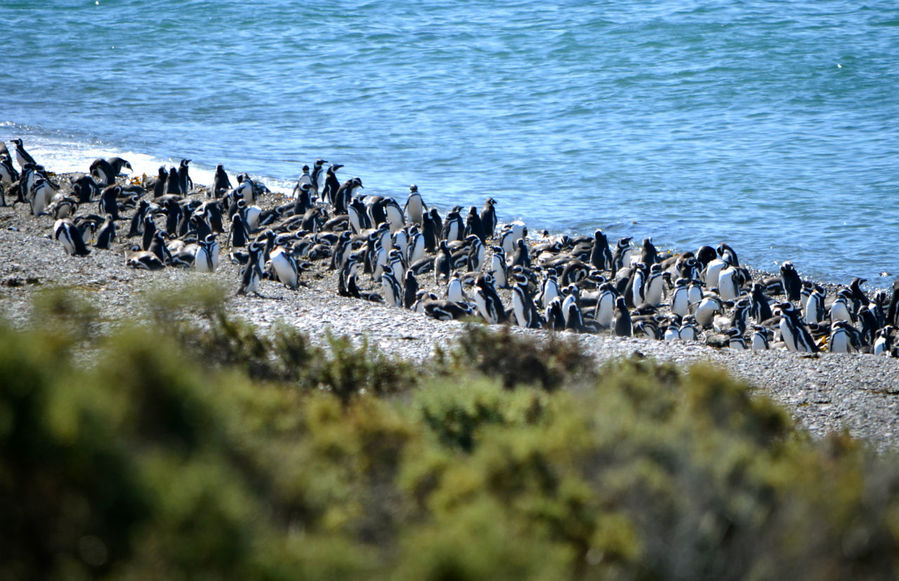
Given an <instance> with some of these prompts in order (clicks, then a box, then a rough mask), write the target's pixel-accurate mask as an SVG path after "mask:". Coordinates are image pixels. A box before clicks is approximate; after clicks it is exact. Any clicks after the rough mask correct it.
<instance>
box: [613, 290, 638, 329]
mask: <svg viewBox="0 0 899 581" xmlns="http://www.w3.org/2000/svg"><path fill="white" fill-rule="evenodd" d="M633 334H634V330H633V326H632V325H631V314H630V311H628V310H627V303H626V302H625V300H624V297H618V298H617V299H615V335H616V336H617V337H631V336H633Z"/></svg>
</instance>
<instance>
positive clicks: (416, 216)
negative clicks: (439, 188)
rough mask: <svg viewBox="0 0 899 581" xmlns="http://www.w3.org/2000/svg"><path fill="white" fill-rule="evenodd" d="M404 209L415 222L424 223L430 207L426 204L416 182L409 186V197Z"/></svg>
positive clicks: (407, 215)
mask: <svg viewBox="0 0 899 581" xmlns="http://www.w3.org/2000/svg"><path fill="white" fill-rule="evenodd" d="M403 211H404V212H405V213H406V217H407V218H409V220H410V221H411V222H412V223H413V224H418V225H419V226H421V225H422V222H423V221H424V215H425V212H427V211H428V207H427V206H426V205H425V203H424V200H422V198H421V194H420V193H419V191H418V186H416V185H415V184H412V185H411V186H409V197H408V198H406V205H405V206H404V207H403Z"/></svg>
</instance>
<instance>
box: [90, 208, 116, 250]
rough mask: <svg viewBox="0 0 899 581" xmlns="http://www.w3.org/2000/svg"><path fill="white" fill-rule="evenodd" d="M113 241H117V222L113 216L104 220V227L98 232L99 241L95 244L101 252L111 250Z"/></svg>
mask: <svg viewBox="0 0 899 581" xmlns="http://www.w3.org/2000/svg"><path fill="white" fill-rule="evenodd" d="M113 240H115V221H114V220H113V219H112V216H106V219H105V220H103V225H102V226H100V229H99V230H98V231H97V240H96V242H94V247H95V248H99V249H101V250H109V247H110V246H111V245H112V241H113Z"/></svg>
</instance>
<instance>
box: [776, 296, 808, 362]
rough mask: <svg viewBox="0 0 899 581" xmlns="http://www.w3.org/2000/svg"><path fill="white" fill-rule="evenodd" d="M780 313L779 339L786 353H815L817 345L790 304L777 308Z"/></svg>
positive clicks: (783, 304)
mask: <svg viewBox="0 0 899 581" xmlns="http://www.w3.org/2000/svg"><path fill="white" fill-rule="evenodd" d="M777 308H778V310H779V311H780V327H779V328H780V337H781V339H782V340H783V342H784V344H785V345H786V346H787V350H788V351H799V352H802V353H817V352H818V345H817V344H816V343H815V341H814V339H812V335H811V333H810V332H809V330H808V327H807V326H806V325H805V324H804V323H803V322H802V321H801V320H800V318H799V311H797V310H796V307H795V306H794V305H793V303H791V302H783V303H780V304H779V305H778V306H777Z"/></svg>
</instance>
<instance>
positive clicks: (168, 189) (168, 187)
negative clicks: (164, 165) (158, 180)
mask: <svg viewBox="0 0 899 581" xmlns="http://www.w3.org/2000/svg"><path fill="white" fill-rule="evenodd" d="M165 193H166V195H169V194H171V195H175V196H180V195H181V194H183V193H184V192H182V191H181V177H180V176H179V175H178V168H176V167H174V166H172V167H171V168H169V173H168V176H166V180H165Z"/></svg>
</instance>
